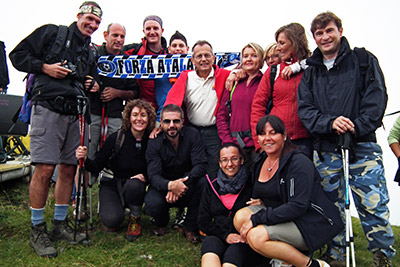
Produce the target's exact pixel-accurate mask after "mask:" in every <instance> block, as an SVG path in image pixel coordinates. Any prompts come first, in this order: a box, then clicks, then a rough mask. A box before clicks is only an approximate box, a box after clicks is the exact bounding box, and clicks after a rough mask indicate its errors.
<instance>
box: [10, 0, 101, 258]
mask: <svg viewBox="0 0 400 267" xmlns="http://www.w3.org/2000/svg"><path fill="white" fill-rule="evenodd" d="M101 16H102V10H101V8H100V6H99V5H98V4H97V3H96V2H93V1H87V2H84V3H83V4H82V5H81V6H80V8H79V12H78V14H77V18H78V20H77V21H76V22H73V23H72V24H71V25H70V26H69V27H68V33H67V39H68V40H71V41H70V42H65V44H63V47H62V49H61V52H60V54H59V55H54V54H53V55H52V56H51V57H50V56H48V55H50V54H51V53H49V52H50V49H51V48H52V46H53V44H54V43H55V40H56V37H57V36H58V32H59V26H56V25H53V24H48V25H43V26H41V27H39V28H37V29H36V30H35V31H34V32H32V33H31V34H30V35H29V36H28V37H26V38H25V39H23V40H22V41H21V42H20V43H19V44H18V45H17V46H16V47H15V48H14V50H13V51H12V52H11V53H10V59H11V62H12V63H13V65H14V67H15V68H16V69H18V70H19V71H23V72H27V73H34V74H36V80H35V83H34V87H33V90H32V103H33V106H32V115H31V129H30V138H31V162H32V163H33V164H35V171H34V173H33V176H32V180H31V183H30V187H29V199H30V205H31V222H32V224H31V234H30V244H31V246H32V247H33V249H34V250H35V252H36V253H37V254H38V255H39V256H42V257H56V256H57V250H56V248H55V247H54V245H53V243H52V241H56V240H67V241H68V242H69V243H71V244H75V243H79V242H85V241H87V240H86V239H85V237H86V236H85V235H84V234H80V233H77V234H76V238H74V231H73V229H72V228H71V227H70V225H69V224H68V220H67V218H66V216H67V211H68V204H69V201H70V199H71V193H72V187H73V182H74V175H75V172H76V164H77V161H76V158H75V150H76V148H77V147H78V145H79V143H80V142H79V140H80V138H79V137H80V136H79V122H78V119H77V117H78V116H77V115H78V111H77V110H78V108H77V105H78V101H77V99H78V97H85V96H86V94H88V93H89V92H92V93H94V92H97V91H98V90H99V84H98V83H97V82H96V81H95V80H97V79H98V76H97V70H96V63H95V59H94V56H93V53H92V52H91V50H90V46H89V44H90V36H91V35H92V34H93V32H95V31H96V30H97V29H98V27H99V25H100V22H101ZM67 44H69V46H68V45H67ZM56 165H58V178H57V183H56V186H55V192H54V195H55V210H54V220H53V224H52V228H51V230H50V233H49V232H47V227H46V222H45V221H44V216H43V212H44V207H45V204H46V200H47V195H48V191H49V183H50V179H51V177H52V175H53V171H54V168H55V167H56Z"/></svg>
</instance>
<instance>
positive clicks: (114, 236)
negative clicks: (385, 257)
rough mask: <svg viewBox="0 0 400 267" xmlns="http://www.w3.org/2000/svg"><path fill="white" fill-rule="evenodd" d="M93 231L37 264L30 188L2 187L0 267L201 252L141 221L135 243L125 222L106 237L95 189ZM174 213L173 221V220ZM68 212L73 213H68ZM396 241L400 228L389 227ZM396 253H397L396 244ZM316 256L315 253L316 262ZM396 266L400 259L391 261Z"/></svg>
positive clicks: (162, 258)
mask: <svg viewBox="0 0 400 267" xmlns="http://www.w3.org/2000/svg"><path fill="white" fill-rule="evenodd" d="M93 189H94V190H93V192H92V195H93V201H94V203H93V207H94V214H95V215H94V216H93V229H91V230H90V232H89V235H90V239H91V241H90V243H89V244H88V245H75V246H74V245H69V244H68V243H66V242H63V241H62V242H57V243H55V245H56V247H57V249H58V257H57V258H54V259H47V258H41V257H39V256H37V255H36V253H35V252H34V250H33V249H32V248H31V247H30V245H29V233H30V210H29V186H28V184H27V183H26V182H23V181H22V180H13V181H8V182H4V183H0V255H1V259H0V266H185V267H186V266H200V247H201V245H192V244H190V243H188V242H187V241H186V240H185V238H184V237H183V235H182V233H181V232H179V231H177V230H173V229H172V228H170V227H169V228H168V233H167V234H166V235H165V236H163V237H157V236H154V235H153V234H152V229H153V225H152V224H151V223H150V218H149V217H148V216H142V221H141V222H142V236H140V237H139V238H138V239H137V240H136V241H135V242H128V241H126V240H125V231H126V227H127V220H126V221H125V222H124V224H123V225H122V227H121V230H119V231H117V232H109V231H108V230H107V229H106V227H104V226H103V225H102V224H101V223H100V221H99V218H98V216H97V214H96V207H97V186H94V188H93ZM53 192H54V185H51V189H50V193H49V198H48V201H47V204H46V209H45V220H46V222H47V225H48V228H49V227H50V224H51V220H52V216H53V210H54V197H53ZM175 211H176V210H175V209H172V213H171V218H174V216H175ZM71 212H72V208H71ZM353 231H354V240H355V250H356V259H357V265H358V266H373V263H372V254H371V253H370V252H368V250H367V241H366V239H365V237H364V234H363V232H362V228H361V225H360V222H359V221H358V219H356V218H353ZM393 231H394V233H395V236H399V234H400V228H399V227H393ZM394 248H395V249H396V250H399V248H400V244H399V241H398V240H396V242H395V245H394ZM318 254H319V252H316V253H315V256H318ZM393 266H400V259H399V257H398V256H396V257H395V258H394V259H393Z"/></svg>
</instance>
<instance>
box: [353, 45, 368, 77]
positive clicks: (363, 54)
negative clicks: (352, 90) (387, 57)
mask: <svg viewBox="0 0 400 267" xmlns="http://www.w3.org/2000/svg"><path fill="white" fill-rule="evenodd" d="M354 53H355V54H356V56H357V58H358V62H359V67H360V73H361V75H362V76H363V77H364V76H365V74H366V73H367V69H368V67H369V64H368V53H367V50H365V48H364V47H361V48H360V47H354Z"/></svg>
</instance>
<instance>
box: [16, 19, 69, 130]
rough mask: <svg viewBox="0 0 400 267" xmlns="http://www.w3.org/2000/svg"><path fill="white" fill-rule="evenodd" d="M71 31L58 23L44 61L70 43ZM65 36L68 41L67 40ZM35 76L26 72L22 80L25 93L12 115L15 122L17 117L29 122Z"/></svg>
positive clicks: (48, 60)
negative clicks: (20, 103)
mask: <svg viewBox="0 0 400 267" xmlns="http://www.w3.org/2000/svg"><path fill="white" fill-rule="evenodd" d="M72 34H73V31H70V34H68V27H67V26H65V25H60V26H59V27H58V31H57V36H56V39H55V41H54V43H53V45H52V47H51V48H50V51H49V52H48V53H47V55H46V56H45V58H44V59H45V60H44V61H45V62H50V61H51V60H53V59H54V58H56V57H58V56H59V55H60V53H61V50H62V48H63V47H64V46H65V48H66V49H65V51H66V50H67V49H68V48H69V46H70V43H71V38H72ZM67 38H68V41H69V42H67ZM65 51H64V55H65ZM35 77H36V74H34V73H28V74H27V75H26V76H25V78H24V81H25V80H26V82H25V94H24V97H23V98H22V105H21V107H20V108H19V109H18V110H17V112H16V113H15V115H14V116H13V119H12V121H13V122H14V123H15V122H16V121H17V119H19V120H20V121H21V122H24V123H27V124H30V120H31V112H32V101H31V100H32V90H33V85H34V82H35Z"/></svg>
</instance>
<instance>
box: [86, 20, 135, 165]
mask: <svg viewBox="0 0 400 267" xmlns="http://www.w3.org/2000/svg"><path fill="white" fill-rule="evenodd" d="M125 32H126V31H125V27H124V26H122V25H121V24H118V23H111V24H110V25H108V27H107V30H106V31H104V33H103V35H104V39H105V41H106V42H104V43H103V44H102V45H101V46H97V47H95V48H94V49H96V51H95V53H96V54H97V55H98V56H106V55H115V56H116V55H122V54H123V53H122V52H121V51H122V48H123V45H124V42H125ZM100 81H101V83H102V90H101V91H100V92H96V93H94V94H91V95H90V114H91V119H92V123H91V126H90V134H91V144H90V149H89V157H90V158H93V157H94V153H95V152H96V151H97V150H98V146H99V144H101V143H102V141H103V142H104V141H105V138H106V137H107V136H108V135H110V134H112V133H114V132H116V131H117V130H118V129H119V128H120V126H121V123H122V111H123V110H124V100H131V99H134V98H138V97H139V87H138V85H137V82H136V80H135V79H119V78H114V77H113V78H110V77H106V76H100ZM100 139H101V141H100Z"/></svg>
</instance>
